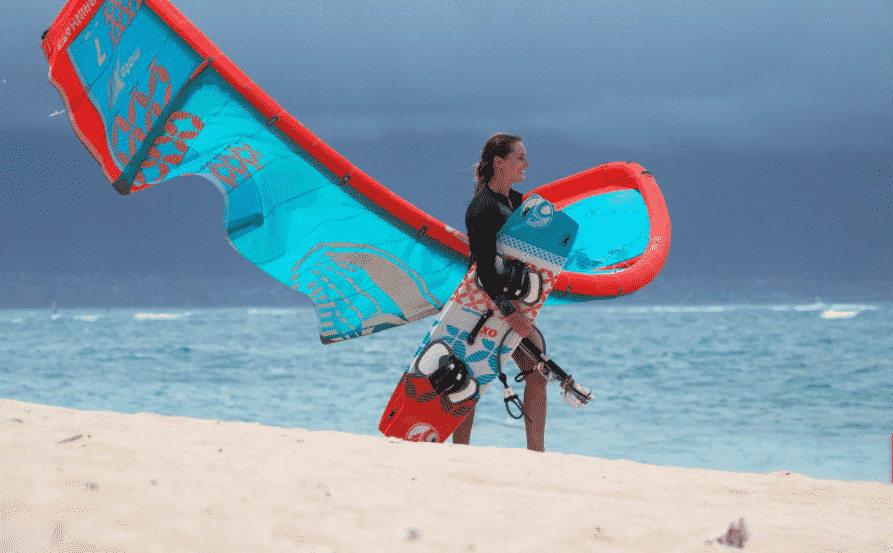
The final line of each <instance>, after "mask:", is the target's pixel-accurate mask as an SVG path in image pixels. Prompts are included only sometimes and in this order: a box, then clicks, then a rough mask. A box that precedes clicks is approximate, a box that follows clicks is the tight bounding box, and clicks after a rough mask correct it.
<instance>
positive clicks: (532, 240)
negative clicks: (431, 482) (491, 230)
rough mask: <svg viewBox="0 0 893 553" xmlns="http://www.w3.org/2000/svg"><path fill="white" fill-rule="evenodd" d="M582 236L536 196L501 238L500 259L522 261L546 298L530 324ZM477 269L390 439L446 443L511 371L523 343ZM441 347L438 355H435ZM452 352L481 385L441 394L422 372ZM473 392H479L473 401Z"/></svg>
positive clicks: (397, 412) (411, 382) (409, 376)
mask: <svg viewBox="0 0 893 553" xmlns="http://www.w3.org/2000/svg"><path fill="white" fill-rule="evenodd" d="M576 234H577V223H576V222H574V220H573V219H571V218H570V217H569V216H568V215H566V214H564V213H562V212H560V211H556V210H555V209H554V206H553V205H552V204H551V203H549V202H548V201H546V200H544V199H542V198H540V197H539V196H536V195H533V196H530V197H529V198H527V200H525V202H524V203H523V204H522V205H521V206H520V207H519V208H518V209H517V210H516V211H515V212H514V213H513V214H512V216H511V217H509V219H508V221H506V223H505V225H504V226H503V228H502V230H501V231H500V233H499V236H498V237H497V245H496V250H497V252H498V253H499V254H500V255H501V256H503V257H505V258H513V259H519V260H521V261H523V262H524V263H525V264H526V265H527V266H528V267H529V268H530V270H531V271H533V272H536V273H539V275H540V280H541V282H542V292H541V293H540V295H539V297H538V299H537V300H536V301H535V302H533V303H531V304H530V305H525V306H524V307H523V309H522V310H521V312H522V313H523V314H524V315H526V316H527V317H528V318H529V319H530V320H531V321H533V320H534V319H535V318H536V316H537V313H539V310H540V308H541V307H542V305H543V302H545V300H546V298H547V297H548V295H549V293H550V292H551V291H552V287H553V285H554V283H555V280H556V279H557V277H558V275H559V274H560V273H561V270H562V268H563V267H564V263H565V261H566V259H567V255H568V253H569V252H570V250H571V247H572V246H573V242H574V238H575V237H576ZM475 269H476V266H472V267H471V269H469V271H468V273H466V275H465V277H464V278H463V279H462V282H461V283H460V284H459V286H458V287H457V288H456V290H455V292H453V295H452V296H451V297H450V301H449V302H448V303H447V305H446V307H445V308H444V309H443V310H442V311H441V312H440V314H439V315H438V317H437V319H436V320H435V322H434V325H433V326H432V327H431V330H430V331H429V332H428V334H427V335H426V336H425V338H424V340H423V341H422V344H421V346H420V347H419V349H418V351H416V353H415V356H414V357H413V360H412V362H411V363H410V365H409V368H408V369H407V370H406V372H404V373H403V376H402V377H401V378H400V381H399V383H398V384H397V387H396V389H395V390H394V393H393V394H392V396H391V399H390V401H388V404H387V407H386V408H385V411H384V414H383V415H382V418H381V421H380V422H379V430H381V432H382V433H383V434H385V435H386V436H393V437H398V438H402V439H406V440H411V441H431V442H443V441H444V440H446V439H447V438H448V437H449V436H450V435H451V434H452V433H453V431H455V429H456V427H457V426H459V424H460V423H461V422H462V419H464V418H465V416H467V415H468V414H469V413H470V412H471V410H472V409H473V408H474V405H475V404H476V403H477V401H478V400H479V399H480V397H481V395H482V394H483V392H484V391H485V390H486V389H487V387H488V385H489V384H490V383H491V382H493V380H495V379H496V378H497V376H498V374H499V372H500V370H504V369H503V367H504V364H505V363H506V362H507V361H508V359H509V357H510V356H511V354H512V352H513V351H514V350H515V348H516V347H517V346H518V343H519V342H520V341H521V337H520V336H518V335H517V334H516V333H514V332H512V331H511V329H510V327H509V324H508V323H507V322H506V321H505V320H504V319H503V317H502V315H501V314H500V313H499V309H498V308H497V307H496V306H495V305H494V304H493V301H492V300H491V299H490V297H489V296H488V295H487V293H486V292H484V290H482V289H481V288H480V286H479V285H478V280H477V274H476V270H475ZM490 309H492V310H493V312H494V315H493V316H492V317H491V318H489V319H488V321H487V322H486V324H485V325H484V326H483V327H481V328H480V330H479V332H478V333H477V335H476V336H475V338H474V340H473V341H472V342H471V343H470V342H469V335H470V334H471V333H472V331H473V329H474V327H475V326H476V325H477V324H478V322H479V321H480V319H481V316H482V315H483V314H484V313H485V312H486V311H487V310H490ZM434 345H436V348H435V349H432V347H433V346H434ZM445 348H448V350H449V351H452V353H453V354H454V355H455V356H456V357H458V358H459V359H461V360H462V361H464V363H465V364H466V365H467V367H468V369H469V371H470V372H471V374H472V375H473V377H474V381H475V383H476V385H475V386H474V388H466V389H464V390H460V391H457V392H452V393H444V394H438V393H437V392H436V391H435V390H434V387H433V386H432V383H431V381H430V380H429V378H428V376H426V374H424V372H423V371H422V370H419V368H418V364H419V363H420V359H421V358H422V357H424V356H426V355H429V354H430V352H432V351H434V352H442V351H445ZM470 392H473V393H471V395H469V393H470Z"/></svg>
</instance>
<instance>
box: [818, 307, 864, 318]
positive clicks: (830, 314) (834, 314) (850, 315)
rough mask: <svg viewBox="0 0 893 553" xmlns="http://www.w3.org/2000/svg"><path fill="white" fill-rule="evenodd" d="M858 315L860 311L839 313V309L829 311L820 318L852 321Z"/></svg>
mask: <svg viewBox="0 0 893 553" xmlns="http://www.w3.org/2000/svg"><path fill="white" fill-rule="evenodd" d="M858 314H859V312H858V311H838V310H837V309H829V310H827V311H825V312H824V313H822V314H821V315H820V316H821V318H823V319H852V318H853V317H855V316H856V315H858Z"/></svg>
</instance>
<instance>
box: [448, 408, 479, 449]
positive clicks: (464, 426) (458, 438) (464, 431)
mask: <svg viewBox="0 0 893 553" xmlns="http://www.w3.org/2000/svg"><path fill="white" fill-rule="evenodd" d="M472 424H474V409H472V410H471V413H468V416H467V417H465V419H464V420H463V421H462V422H460V423H459V426H457V427H456V431H455V432H453V443H454V444H468V441H469V440H470V439H471V425H472Z"/></svg>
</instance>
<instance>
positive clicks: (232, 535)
mask: <svg viewBox="0 0 893 553" xmlns="http://www.w3.org/2000/svg"><path fill="white" fill-rule="evenodd" d="M739 519H743V520H744V521H745V525H746V529H747V533H748V535H749V540H748V541H746V542H745V544H744V548H743V551H760V552H772V551H778V552H785V553H791V552H799V551H803V552H835V553H836V552H845V551H852V552H857V553H874V552H891V551H893V486H891V485H890V484H885V483H879V482H843V481H836V480H819V479H814V478H810V477H807V476H803V475H800V474H796V473H790V472H786V471H781V472H775V473H771V474H755V473H732V472H723V471H715V470H701V469H683V468H673V467H659V466H652V465H646V464H642V463H636V462H632V461H609V460H603V459H596V458H591V457H582V456H576V455H563V454H557V453H545V454H538V453H533V452H528V451H526V450H519V449H503V448H493V447H475V446H456V445H451V444H428V443H408V442H401V441H396V440H392V439H387V438H384V437H374V436H357V435H352V434H346V433H338V432H312V431H308V430H302V429H298V428H294V429H287V428H278V427H268V426H261V425H259V424H249V423H238V422H221V421H215V420H199V419H189V418H182V417H165V416H160V415H153V414H136V415H124V414H118V413H111V412H87V411H76V410H71V409H63V408H58V407H49V406H42V405H33V404H28V403H21V402H17V401H11V400H0V552H2V553H7V552H16V553H18V552H32V551H33V552H51V553H57V552H70V553H88V552H104V553H105V552H124V551H126V552H141V551H148V552H160V553H161V552H163V553H177V552H190V553H191V552H215V553H216V552H230V551H232V552H255V551H256V552H272V551H297V552H311V551H313V552H332V551H338V552H342V553H351V552H375V551H382V552H400V551H412V552H418V551H437V552H453V551H455V552H467V551H474V552H491V551H492V552H511V553H518V552H528V551H529V552H548V553H551V552H559V551H574V552H579V551H612V552H623V551H641V552H649V553H651V552H660V553H664V552H677V551H678V552H723V551H738V550H739V549H736V548H732V547H729V546H726V545H721V544H719V543H717V542H716V538H717V537H718V536H721V535H725V534H726V533H727V529H728V528H729V525H730V523H732V522H736V523H737V521H739Z"/></svg>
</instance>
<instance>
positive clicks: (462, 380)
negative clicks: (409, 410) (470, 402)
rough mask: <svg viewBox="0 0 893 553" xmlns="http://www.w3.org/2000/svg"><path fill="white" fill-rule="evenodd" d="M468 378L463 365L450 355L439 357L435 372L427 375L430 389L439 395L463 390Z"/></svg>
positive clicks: (466, 370)
mask: <svg viewBox="0 0 893 553" xmlns="http://www.w3.org/2000/svg"><path fill="white" fill-rule="evenodd" d="M469 378H470V377H469V375H468V368H467V367H466V365H465V363H463V362H462V360H461V359H459V358H458V357H456V356H455V355H452V354H450V355H444V356H443V357H441V358H440V361H439V362H438V367H437V370H436V371H434V372H433V373H431V374H430V375H428V380H430V381H431V387H432V388H434V391H435V392H437V393H438V394H440V395H443V394H451V393H453V392H458V391H459V390H461V389H463V388H465V384H466V383H467V382H468V379H469Z"/></svg>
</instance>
